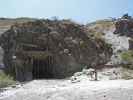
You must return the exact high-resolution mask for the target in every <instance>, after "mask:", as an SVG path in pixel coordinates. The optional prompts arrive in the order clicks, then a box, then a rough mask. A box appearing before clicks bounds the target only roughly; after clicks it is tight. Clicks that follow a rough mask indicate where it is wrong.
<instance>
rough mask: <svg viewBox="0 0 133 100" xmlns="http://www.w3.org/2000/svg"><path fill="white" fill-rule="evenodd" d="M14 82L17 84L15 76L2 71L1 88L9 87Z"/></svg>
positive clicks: (0, 77) (0, 75)
mask: <svg viewBox="0 0 133 100" xmlns="http://www.w3.org/2000/svg"><path fill="white" fill-rule="evenodd" d="M12 84H15V81H14V80H13V78H12V77H11V76H9V75H6V74H5V73H4V72H3V71H0V88H3V87H7V86H9V85H12Z"/></svg>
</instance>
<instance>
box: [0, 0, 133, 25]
mask: <svg viewBox="0 0 133 100" xmlns="http://www.w3.org/2000/svg"><path fill="white" fill-rule="evenodd" d="M132 5H133V0H0V17H12V18H13V17H34V18H51V17H52V16H57V17H58V18H60V19H62V18H69V19H73V20H74V21H77V22H82V23H85V22H90V21H94V20H97V19H103V18H108V17H120V16H121V15H123V14H124V13H129V14H130V15H133V6H132Z"/></svg>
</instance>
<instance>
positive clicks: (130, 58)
mask: <svg viewBox="0 0 133 100" xmlns="http://www.w3.org/2000/svg"><path fill="white" fill-rule="evenodd" d="M121 58H122V60H123V61H125V62H127V63H132V64H133V51H131V50H128V51H125V52H123V53H121Z"/></svg>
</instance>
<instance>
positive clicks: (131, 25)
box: [114, 14, 133, 50]
mask: <svg viewBox="0 0 133 100" xmlns="http://www.w3.org/2000/svg"><path fill="white" fill-rule="evenodd" d="M115 27H116V30H115V32H114V34H119V35H121V36H127V37H129V38H130V39H129V49H130V50H132V49H133V42H132V40H133V39H132V38H133V18H132V17H131V16H128V14H125V15H123V17H121V18H119V19H117V21H116V23H115Z"/></svg>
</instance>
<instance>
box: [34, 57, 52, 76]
mask: <svg viewBox="0 0 133 100" xmlns="http://www.w3.org/2000/svg"><path fill="white" fill-rule="evenodd" d="M52 72H53V63H52V57H51V56H48V57H47V58H46V59H34V60H33V70H32V74H33V79H50V78H53V73H52Z"/></svg>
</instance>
